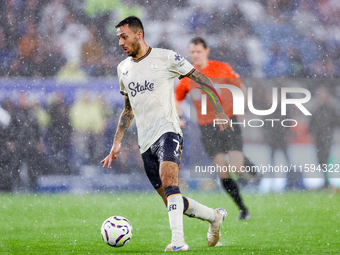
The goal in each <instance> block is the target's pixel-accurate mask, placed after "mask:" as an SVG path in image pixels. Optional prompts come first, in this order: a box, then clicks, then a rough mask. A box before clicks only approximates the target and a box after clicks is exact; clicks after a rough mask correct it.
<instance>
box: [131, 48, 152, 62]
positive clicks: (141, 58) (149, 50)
mask: <svg viewBox="0 0 340 255" xmlns="http://www.w3.org/2000/svg"><path fill="white" fill-rule="evenodd" d="M151 49H152V48H151V47H149V49H148V51H147V52H146V53H145V54H144V55H143V56H141V57H140V58H138V59H132V61H133V62H136V63H138V62H139V61H141V60H143V59H144V58H146V57H147V56H149V54H150V52H151Z"/></svg>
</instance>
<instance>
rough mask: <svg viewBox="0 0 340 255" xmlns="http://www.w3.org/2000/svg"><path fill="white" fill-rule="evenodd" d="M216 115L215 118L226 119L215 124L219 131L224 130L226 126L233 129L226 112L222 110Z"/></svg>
mask: <svg viewBox="0 0 340 255" xmlns="http://www.w3.org/2000/svg"><path fill="white" fill-rule="evenodd" d="M216 117H217V119H221V120H226V121H225V122H226V123H221V124H217V125H218V127H219V128H220V131H221V132H222V131H224V130H226V129H227V128H228V127H230V129H231V131H234V128H233V126H231V125H230V119H229V117H228V116H227V114H225V113H224V112H221V113H219V114H217V115H216Z"/></svg>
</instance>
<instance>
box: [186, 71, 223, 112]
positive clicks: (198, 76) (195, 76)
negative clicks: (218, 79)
mask: <svg viewBox="0 0 340 255" xmlns="http://www.w3.org/2000/svg"><path fill="white" fill-rule="evenodd" d="M188 77H189V78H190V79H192V80H194V81H196V82H197V83H198V84H200V85H201V88H202V89H204V90H207V91H209V92H210V93H211V95H212V96H213V98H214V99H215V102H216V104H215V103H214V102H212V103H213V104H212V105H213V107H214V110H215V114H216V115H218V114H220V113H224V111H223V107H222V105H221V102H220V100H219V98H218V96H217V95H216V93H215V92H214V91H213V90H211V87H212V88H214V83H213V82H212V81H211V80H210V79H209V77H207V76H206V75H205V74H203V73H201V72H200V71H198V70H195V71H194V72H193V73H192V74H190V75H189V76H188ZM209 99H210V97H209Z"/></svg>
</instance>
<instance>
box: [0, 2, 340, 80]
mask: <svg viewBox="0 0 340 255" xmlns="http://www.w3.org/2000/svg"><path fill="white" fill-rule="evenodd" d="M0 4H1V9H0V76H10V77H11V76H24V77H48V76H59V77H61V78H66V79H67V78H72V79H75V78H76V77H77V76H79V77H78V78H79V79H80V78H81V77H84V76H85V77H86V76H95V77H97V76H109V75H115V74H116V66H117V64H118V63H119V62H120V60H121V59H122V58H124V55H123V54H122V52H121V50H120V48H119V47H118V46H117V45H118V41H117V38H116V35H115V29H114V25H116V24H117V23H118V21H119V20H121V19H122V18H124V17H125V16H128V15H131V14H133V15H137V16H139V17H141V18H142V20H143V22H144V25H145V32H146V38H147V41H148V42H149V44H150V46H152V47H165V48H171V49H174V50H176V51H178V52H179V53H181V54H182V55H187V54H186V52H187V42H189V40H190V39H191V38H192V37H193V36H194V35H198V36H202V37H203V38H206V39H207V41H208V42H209V45H210V47H211V49H212V55H211V57H212V58H214V59H217V60H222V61H225V62H228V63H229V64H231V66H233V67H234V69H235V70H236V71H237V72H238V73H240V74H241V76H243V77H245V76H248V77H250V76H251V77H282V76H288V77H338V76H339V73H340V18H339V17H340V3H339V1H336V0H259V1H252V0H244V1H235V0H226V1H221V2H218V3H217V2H214V1H201V0H181V1H180V0H174V1H152V0H151V1H141V0H135V1H133V0H125V1H121V0H114V1H108V0H98V1H95V0H74V1H68V0H46V1H42V0H1V1H0ZM178 38H181V40H178ZM75 73H76V74H77V75H75Z"/></svg>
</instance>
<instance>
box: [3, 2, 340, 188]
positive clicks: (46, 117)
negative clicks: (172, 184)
mask: <svg viewBox="0 0 340 255" xmlns="http://www.w3.org/2000/svg"><path fill="white" fill-rule="evenodd" d="M0 6H1V8H0V86H1V81H2V80H8V79H16V78H33V79H41V80H45V79H47V78H48V79H55V80H57V81H58V82H65V83H67V82H78V83H79V82H80V83H81V82H85V81H87V80H89V79H90V78H93V77H104V78H108V77H113V78H115V77H116V74H117V73H116V67H117V65H118V63H119V62H120V61H121V60H122V59H124V58H125V55H124V53H123V52H122V50H121V49H120V47H119V46H118V38H117V36H116V34H115V28H114V26H115V25H116V24H117V23H118V22H119V21H120V20H121V19H123V18H124V17H126V16H129V15H136V16H138V17H140V18H141V19H142V21H143V23H144V28H145V37H146V41H147V42H148V44H149V45H150V46H151V47H162V48H169V49H173V50H175V51H177V52H179V53H180V54H182V55H184V56H187V55H188V54H187V46H188V43H189V41H190V39H191V38H192V37H194V36H201V37H203V38H205V39H206V40H207V42H208V44H209V46H210V48H211V55H210V58H211V59H216V60H220V61H224V62H227V63H229V64H230V65H231V66H232V67H233V69H234V70H236V71H237V72H238V73H239V74H240V75H241V77H242V78H243V77H244V78H246V77H248V78H251V77H254V78H282V77H290V78H338V77H339V76H340V2H339V1H337V0H259V1H253V0H243V1H236V0H225V1H203V0H174V1H153V0H149V1H141V0H135V1H133V0H124V1H123V0H72V1H71V0H0ZM179 38H180V39H179ZM314 90H315V86H314V87H313V88H311V92H313V91H314ZM331 94H333V95H334V96H336V97H337V98H338V97H339V95H338V94H339V90H338V89H336V88H335V87H334V86H333V87H332V89H331ZM63 96H64V95H63V94H58V93H56V94H53V95H52V96H51V97H49V99H48V100H46V102H44V103H43V104H40V103H34V102H33V103H32V101H30V100H29V98H30V92H29V90H27V91H23V93H21V94H20V95H18V96H17V97H16V98H15V101H13V98H6V99H3V100H2V99H1V97H0V99H1V100H2V102H0V103H1V106H2V108H3V109H4V110H5V111H6V112H7V113H9V114H10V115H11V123H9V124H8V125H0V131H1V132H0V149H1V150H0V151H1V153H0V157H1V161H0V169H1V171H0V175H1V176H0V178H1V179H2V182H1V183H0V186H1V187H0V188H1V189H3V190H13V187H14V186H16V187H20V185H21V184H20V178H21V177H20V176H19V175H20V171H19V170H18V169H19V168H22V165H23V163H25V164H24V165H25V167H26V168H27V174H28V175H29V177H30V178H29V180H30V183H29V184H28V186H29V187H30V189H33V190H34V189H35V185H36V180H37V177H38V176H39V175H41V174H76V173H77V171H78V170H79V169H78V168H79V166H81V165H89V164H97V163H98V162H99V161H100V159H101V157H102V156H103V155H105V154H106V153H107V152H108V151H109V150H110V147H111V142H112V138H113V135H114V134H113V132H114V129H115V127H116V124H117V121H118V116H119V114H120V110H116V109H115V107H114V105H110V104H109V103H108V102H105V100H102V98H98V99H93V98H91V96H89V95H86V94H84V95H83V96H81V97H79V99H78V100H77V101H74V102H71V103H70V102H66V101H65V100H64V98H63ZM261 100H262V101H263V98H258V99H257V101H258V102H261ZM84 111H86V113H84ZM0 114H1V112H0ZM329 121H330V122H332V120H329ZM0 124H1V123H0ZM335 125H336V124H333V122H332V124H331V126H332V130H331V131H333V126H335ZM271 131H273V130H271ZM300 131H301V130H300ZM300 131H299V132H300ZM318 131H319V130H317V131H316V132H318ZM301 132H302V134H300V135H301V137H302V136H303V137H302V139H305V140H306V139H307V138H308V137H309V134H308V127H307V126H305V129H304V130H302V131H301ZM275 134H276V135H277V134H279V133H277V132H276V133H275ZM275 134H274V135H275ZM279 135H280V136H283V135H282V134H279ZM296 135H297V136H298V135H299V134H295V138H296ZM293 136H294V134H293ZM265 137H266V136H265ZM267 137H268V136H267ZM301 137H300V138H301ZM306 137H307V138H306ZM298 138H299V137H298ZM124 140H125V143H126V144H127V146H126V148H124V149H122V152H121V155H120V159H121V160H120V161H119V162H117V164H116V165H115V171H117V172H119V171H120V172H122V173H123V172H130V171H131V169H139V170H140V171H142V161H141V158H140V156H139V152H138V145H137V141H136V130H135V126H133V128H132V129H130V130H129V132H128V134H127V136H126V138H125V139H124ZM273 141H275V139H274V140H271V142H272V143H273ZM307 142H311V139H310V137H309V138H308V139H307ZM274 143H275V142H274ZM269 145H270V144H269ZM276 145H277V142H276ZM37 165H39V166H40V167H39V168H37V167H36V166H37ZM6 169H7V170H6Z"/></svg>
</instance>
